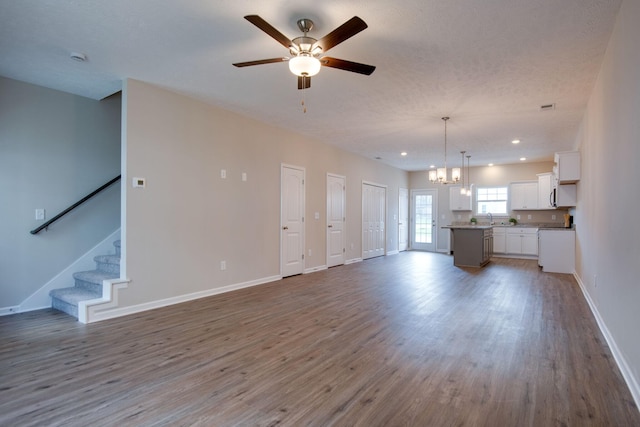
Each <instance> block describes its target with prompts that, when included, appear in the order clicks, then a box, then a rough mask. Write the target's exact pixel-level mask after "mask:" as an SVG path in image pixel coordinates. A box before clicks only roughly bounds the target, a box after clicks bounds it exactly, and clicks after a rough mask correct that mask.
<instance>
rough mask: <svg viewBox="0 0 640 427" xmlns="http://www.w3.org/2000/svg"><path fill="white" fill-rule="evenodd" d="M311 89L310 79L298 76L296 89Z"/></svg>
mask: <svg viewBox="0 0 640 427" xmlns="http://www.w3.org/2000/svg"><path fill="white" fill-rule="evenodd" d="M310 87H311V77H307V76H298V89H309V88H310Z"/></svg>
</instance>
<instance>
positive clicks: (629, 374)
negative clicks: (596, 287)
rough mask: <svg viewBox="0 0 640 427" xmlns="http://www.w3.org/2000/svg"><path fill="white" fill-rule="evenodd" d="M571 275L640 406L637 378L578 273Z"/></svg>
mask: <svg viewBox="0 0 640 427" xmlns="http://www.w3.org/2000/svg"><path fill="white" fill-rule="evenodd" d="M573 277H575V279H576V281H577V282H578V285H579V286H580V290H582V295H584V298H585V299H586V300H587V303H588V304H589V308H590V309H591V312H592V313H593V316H594V317H595V318H596V322H597V323H598V327H599V328H600V332H602V335H604V339H605V340H606V341H607V344H608V345H609V348H610V349H611V353H612V354H613V358H614V360H615V361H616V364H617V365H618V369H620V372H621V373H622V377H623V378H624V380H625V382H626V383H627V387H629V391H630V392H631V396H633V400H634V401H635V402H636V406H637V407H638V408H640V386H639V385H638V380H637V379H636V378H635V377H634V376H633V371H632V370H631V368H630V367H629V364H628V363H627V361H626V359H625V358H624V356H623V355H622V353H621V352H620V349H619V348H618V345H617V344H616V341H615V340H614V339H613V336H612V335H611V333H610V332H609V329H608V328H607V325H606V324H605V323H604V319H602V317H601V316H600V313H599V312H598V308H597V307H596V305H595V303H594V302H593V300H592V299H591V295H589V292H587V288H586V287H585V285H584V283H583V282H582V279H581V278H580V276H579V275H578V273H573Z"/></svg>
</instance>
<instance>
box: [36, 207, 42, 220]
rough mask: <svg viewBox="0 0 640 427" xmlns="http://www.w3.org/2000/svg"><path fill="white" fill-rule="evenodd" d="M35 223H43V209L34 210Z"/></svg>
mask: <svg viewBox="0 0 640 427" xmlns="http://www.w3.org/2000/svg"><path fill="white" fill-rule="evenodd" d="M36 221H44V209H42V208H40V209H36Z"/></svg>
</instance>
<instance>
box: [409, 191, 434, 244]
mask: <svg viewBox="0 0 640 427" xmlns="http://www.w3.org/2000/svg"><path fill="white" fill-rule="evenodd" d="M436 202H437V190H411V248H412V249H418V250H423V251H431V252H435V251H436V234H437V233H436V230H437V226H438V224H437V219H438V215H437V212H438V209H437V206H436Z"/></svg>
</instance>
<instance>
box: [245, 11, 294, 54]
mask: <svg viewBox="0 0 640 427" xmlns="http://www.w3.org/2000/svg"><path fill="white" fill-rule="evenodd" d="M244 19H246V20H247V21H249V22H251V23H252V24H253V25H255V26H256V27H258V28H260V29H261V30H262V31H264V32H265V33H267V34H268V35H270V36H271V37H272V38H273V39H275V40H276V41H277V42H278V43H280V44H281V45H282V46H284V47H286V48H287V49H289V48H290V47H294V46H295V44H294V43H293V42H292V41H291V40H290V39H289V38H288V37H287V36H285V35H284V34H282V33H281V32H280V31H278V30H276V29H275V28H274V27H273V26H271V24H269V23H268V22H267V21H265V20H264V19H262V18H260V17H259V16H258V15H247V16H245V17H244Z"/></svg>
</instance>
